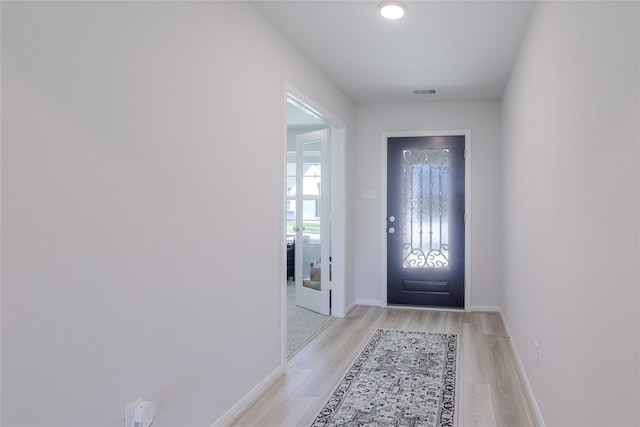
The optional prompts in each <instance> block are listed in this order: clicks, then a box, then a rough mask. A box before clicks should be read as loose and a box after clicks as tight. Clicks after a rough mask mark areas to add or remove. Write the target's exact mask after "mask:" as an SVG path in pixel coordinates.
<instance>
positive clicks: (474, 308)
mask: <svg viewBox="0 0 640 427" xmlns="http://www.w3.org/2000/svg"><path fill="white" fill-rule="evenodd" d="M471 311H484V312H485V313H487V312H489V313H501V312H502V310H501V309H500V307H498V306H496V305H472V306H471Z"/></svg>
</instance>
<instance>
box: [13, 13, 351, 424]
mask: <svg viewBox="0 0 640 427" xmlns="http://www.w3.org/2000/svg"><path fill="white" fill-rule="evenodd" d="M1 36H2V125H3V126H2V135H1V136H2V267H3V269H2V409H3V411H2V425H3V426H7V427H10V426H15V425H24V426H27V425H28V426H37V425H40V426H44V425H46V426H87V425H92V426H106V425H109V426H117V425H122V414H123V409H124V407H125V405H127V404H129V403H130V402H132V401H134V400H135V399H136V398H138V397H141V396H144V398H146V399H149V400H154V401H156V402H157V404H158V416H157V418H156V422H155V423H154V426H158V427H161V426H177V425H179V426H204V425H210V424H211V423H213V422H214V421H215V420H216V419H218V418H219V417H220V416H222V415H223V414H224V413H225V412H226V411H227V410H229V408H231V407H232V405H234V404H235V403H236V402H238V401H239V400H240V399H241V398H242V397H243V396H245V395H246V394H247V393H248V392H249V391H250V390H251V389H252V388H253V387H254V386H256V385H257V384H258V383H259V382H260V381H262V380H263V379H264V378H266V377H267V376H268V375H269V374H271V373H272V372H274V371H276V370H277V368H278V366H279V364H280V362H281V355H280V350H281V346H280V341H281V336H280V334H281V329H280V313H281V307H280V288H281V273H282V268H283V266H284V260H283V259H282V255H283V248H282V247H281V242H282V234H283V228H282V214H283V206H284V200H283V170H284V148H283V142H282V141H283V139H284V138H285V135H284V129H283V120H284V82H285V81H286V82H288V83H290V84H291V85H293V86H294V87H296V88H297V89H298V90H300V91H302V92H303V93H305V94H306V95H307V96H309V97H311V98H312V99H314V101H315V102H317V103H318V104H319V105H322V106H323V107H324V108H325V109H326V110H328V111H330V112H331V113H332V114H333V115H334V116H336V117H338V118H339V119H340V120H342V121H343V122H344V123H345V124H346V125H347V129H349V130H348V132H347V141H348V142H349V143H351V141H350V139H351V138H353V136H352V135H353V133H352V132H351V131H350V130H351V129H353V124H354V106H353V104H352V103H351V101H349V100H348V98H346V97H345V96H344V95H343V94H342V93H341V92H339V91H338V90H337V89H336V88H335V87H334V86H333V85H332V84H331V83H330V82H328V80H327V79H326V78H324V76H323V75H322V74H321V73H320V72H318V70H317V69H316V68H315V67H314V66H312V65H311V64H310V63H309V62H308V61H307V60H306V59H305V58H304V56H303V55H301V54H300V53H299V52H297V51H296V50H294V49H293V48H292V46H291V45H290V44H289V43H288V42H286V41H285V40H284V39H283V38H282V37H281V36H280V35H279V34H277V33H276V32H275V30H274V29H273V28H272V27H271V26H270V25H269V24H268V23H267V22H266V21H265V20H264V19H263V18H262V17H261V16H260V15H259V14H258V13H257V12H256V11H255V9H254V8H253V7H252V6H250V5H248V4H247V3H245V2H171V3H169V2H42V3H30V2H22V3H17V2H16V3H7V2H3V4H2V34H1ZM256 182H260V184H261V186H262V190H261V191H260V192H258V193H256V192H255V191H254V190H255V183H256ZM255 205H260V206H262V209H261V216H259V217H253V216H251V217H249V216H248V215H247V212H249V211H250V210H251V208H252V207H253V206H255ZM349 261H350V260H347V263H346V264H347V265H351V264H352V263H351V262H349ZM348 275H351V276H352V275H353V273H352V272H348Z"/></svg>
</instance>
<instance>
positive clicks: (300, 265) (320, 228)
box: [293, 129, 331, 315]
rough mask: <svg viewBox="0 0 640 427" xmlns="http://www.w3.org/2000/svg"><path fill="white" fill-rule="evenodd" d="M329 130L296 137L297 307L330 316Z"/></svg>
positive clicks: (295, 228)
mask: <svg viewBox="0 0 640 427" xmlns="http://www.w3.org/2000/svg"><path fill="white" fill-rule="evenodd" d="M329 136H330V135H329V129H322V130H318V131H314V132H309V133H304V134H300V135H298V136H297V137H296V188H295V227H294V229H293V231H294V232H295V237H296V239H295V286H296V305H299V306H300V307H304V308H306V309H309V310H313V311H315V312H318V313H321V314H325V315H328V314H330V308H329V307H330V303H329V299H330V294H329V289H330V257H331V229H330V227H331V222H330V221H329V216H330V212H331V207H330V203H331V197H330V194H329V192H330V188H331V183H330V181H329V179H330V177H331V174H330V164H329V155H328V154H329Z"/></svg>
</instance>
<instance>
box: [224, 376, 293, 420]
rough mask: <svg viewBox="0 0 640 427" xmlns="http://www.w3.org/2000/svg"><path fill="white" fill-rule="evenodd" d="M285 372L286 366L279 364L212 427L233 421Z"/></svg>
mask: <svg viewBox="0 0 640 427" xmlns="http://www.w3.org/2000/svg"><path fill="white" fill-rule="evenodd" d="M283 374H284V368H283V366H282V365H280V366H278V367H277V368H276V369H275V370H274V371H273V372H271V373H270V374H269V375H268V376H267V377H266V378H265V379H264V380H262V381H261V382H260V383H259V384H258V385H257V386H255V387H254V388H253V390H251V391H250V392H249V393H247V395H246V396H245V397H243V398H242V399H240V401H239V402H238V403H236V404H235V405H233V407H231V409H229V410H228V411H227V412H226V413H225V414H224V415H222V416H221V417H220V418H218V419H217V420H216V422H214V423H213V424H212V425H211V427H224V426H228V425H230V424H231V423H233V422H234V421H235V420H236V418H238V417H239V416H240V415H242V414H243V413H244V412H245V411H246V410H247V409H249V407H250V406H251V405H253V404H254V403H255V402H256V400H258V398H259V397H260V396H261V395H262V394H263V393H264V392H265V391H267V390H268V389H269V387H271V386H272V385H273V384H275V382H276V381H278V380H279V379H280V377H281V376H282V375H283Z"/></svg>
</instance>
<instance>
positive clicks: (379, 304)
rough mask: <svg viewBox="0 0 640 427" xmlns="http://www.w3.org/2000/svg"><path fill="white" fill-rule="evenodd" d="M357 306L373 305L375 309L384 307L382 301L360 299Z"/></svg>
mask: <svg viewBox="0 0 640 427" xmlns="http://www.w3.org/2000/svg"><path fill="white" fill-rule="evenodd" d="M356 305H372V306H374V307H382V306H383V305H382V301H380V300H379V299H359V300H356Z"/></svg>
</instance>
